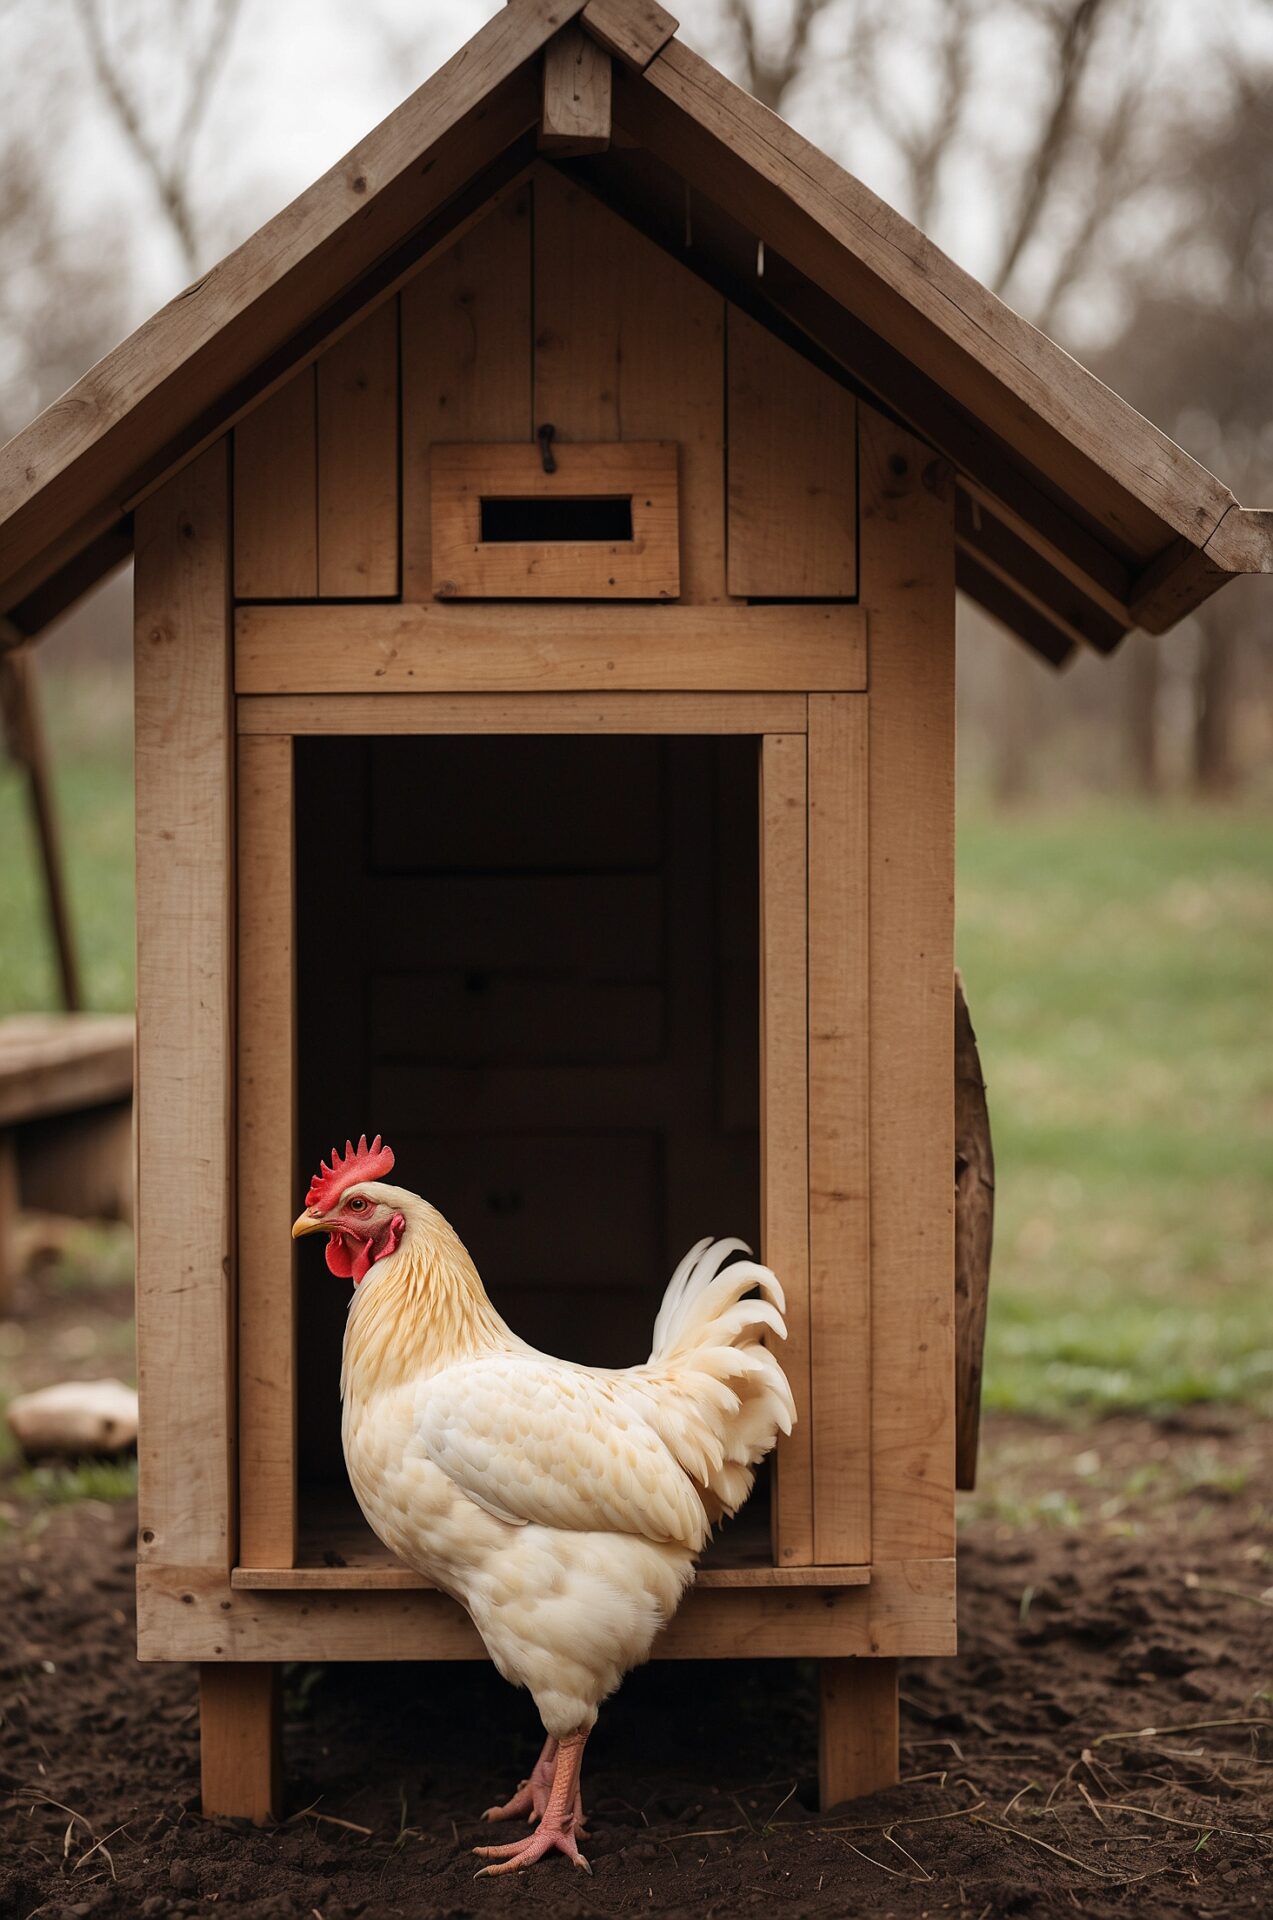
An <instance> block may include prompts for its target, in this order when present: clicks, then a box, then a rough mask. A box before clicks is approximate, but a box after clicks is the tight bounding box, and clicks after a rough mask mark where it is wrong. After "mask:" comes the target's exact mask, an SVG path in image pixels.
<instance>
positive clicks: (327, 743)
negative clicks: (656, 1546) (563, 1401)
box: [295, 735, 769, 1559]
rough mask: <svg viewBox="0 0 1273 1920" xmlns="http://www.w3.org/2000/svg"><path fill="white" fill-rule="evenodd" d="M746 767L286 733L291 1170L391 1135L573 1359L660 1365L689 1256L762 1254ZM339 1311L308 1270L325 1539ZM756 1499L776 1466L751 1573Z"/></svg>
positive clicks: (339, 1298) (316, 1523)
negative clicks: (363, 1133) (290, 765)
mask: <svg viewBox="0 0 1273 1920" xmlns="http://www.w3.org/2000/svg"><path fill="white" fill-rule="evenodd" d="M759 765H760V742H759V741H758V740H757V739H756V738H754V737H716V738H696V737H677V738H662V737H656V736H641V737H624V736H619V737H614V736H595V735H576V736H570V737H564V738H563V737H538V736H512V737H472V736H449V737H448V736H442V737H418V736H417V737H399V738H393V737H389V738H377V739H374V740H369V739H360V738H340V739H310V740H298V741H297V742H296V743H295V817H296V868H295V870H296V876H297V877H296V909H297V912H296V953H297V968H296V982H297V989H296V991H297V1004H296V1013H297V1035H298V1045H297V1060H298V1075H299V1085H298V1109H297V1111H298V1127H297V1146H298V1152H299V1156H300V1171H301V1173H302V1175H303V1174H304V1173H305V1172H306V1171H307V1170H308V1169H309V1168H310V1167H311V1166H316V1165H317V1164H318V1161H319V1157H320V1155H321V1154H322V1153H323V1152H324V1151H325V1150H326V1149H328V1148H329V1147H330V1146H331V1144H332V1142H333V1141H336V1140H339V1141H341V1142H343V1141H344V1139H345V1137H346V1135H347V1134H348V1133H350V1132H352V1133H353V1134H354V1136H355V1137H356V1136H357V1134H358V1132H359V1131H360V1130H362V1129H364V1128H365V1129H366V1130H367V1132H368V1133H372V1132H376V1131H379V1132H382V1133H383V1134H384V1136H385V1138H386V1139H387V1140H388V1141H389V1142H390V1143H391V1145H392V1146H393V1148H394V1151H395V1153H396V1155H397V1168H396V1171H395V1175H394V1177H395V1178H396V1179H400V1180H401V1182H402V1183H403V1184H404V1185H406V1186H409V1187H412V1188H414V1189H416V1190H418V1191H420V1192H421V1193H423V1194H424V1195H425V1196H426V1197H427V1198H428V1199H430V1200H431V1201H433V1202H434V1203H435V1204H436V1205H437V1206H438V1207H439V1208H440V1209H441V1210H442V1212H443V1213H444V1214H446V1216H447V1217H448V1218H449V1219H450V1220H451V1221H452V1222H453V1224H454V1225H455V1227H456V1228H457V1230H458V1231H459V1233H460V1234H461V1237H462V1238H463V1239H464V1241H465V1243H466V1244H467V1246H468V1247H469V1249H470V1251H471V1253H472V1254H473V1257H474V1259H475V1261H476V1263H477V1265H478V1268H479V1271H480V1272H481V1273H482V1276H483V1278H484V1281H485V1283H486V1285H487V1288H488V1290H489V1291H490V1293H491V1296H492V1298H493V1299H494V1301H495V1303H496V1305H497V1306H498V1308H499V1309H500V1311H501V1312H502V1313H503V1314H504V1315H505V1317H506V1318H507V1320H508V1321H509V1323H510V1324H511V1325H512V1326H513V1327H514V1329H515V1330H516V1331H517V1332H519V1333H520V1334H522V1335H523V1337H525V1338H526V1339H528V1340H529V1341H531V1342H532V1343H533V1344H534V1345H536V1346H540V1347H542V1348H544V1349H545V1350H546V1351H548V1352H550V1353H554V1354H558V1355H561V1356H562V1357H564V1358H569V1359H576V1360H581V1361H586V1362H592V1363H596V1364H605V1365H615V1366H623V1365H629V1364H632V1363H634V1362H637V1361H640V1360H643V1359H644V1358H645V1357H646V1355H647V1353H648V1351H649V1344H650V1334H651V1328H652V1324H653V1320H654V1315H655V1312H656V1311H657V1307H658V1303H659V1300H660V1298H661V1295H662V1290H663V1287H664V1286H665V1284H666V1282H667V1279H668V1277H669V1275H670V1273H671V1271H672V1268H673V1267H674V1265H675V1264H676V1262H677V1260H678V1259H679V1258H680V1256H681V1254H682V1253H683V1252H684V1251H685V1250H686V1248H687V1247H689V1246H690V1245H691V1244H692V1243H693V1241H695V1240H696V1239H698V1238H699V1237H701V1236H702V1235H704V1234H714V1235H717V1236H724V1235H737V1236H739V1237H741V1238H742V1239H744V1240H746V1241H747V1242H748V1244H749V1245H751V1246H757V1245H758V1244H759V1237H760V1226H761V1222H760V1059H759V1055H760V1030H761V1017H760V927H759V915H760V850H759V838H760V836H759V817H760V816H759V794H758V786H759ZM307 1251H309V1252H311V1253H312V1252H313V1249H312V1248H311V1249H308V1250H307ZM345 1310H346V1288H345V1286H344V1285H343V1284H342V1283H341V1282H339V1281H337V1280H335V1279H333V1278H330V1277H329V1276H328V1275H327V1274H326V1272H325V1271H324V1270H323V1269H322V1268H321V1266H320V1264H319V1263H318V1261H317V1260H316V1259H311V1260H309V1261H306V1260H305V1258H304V1254H302V1256H301V1261H300V1277H299V1297H298V1323H297V1324H298V1365H297V1408H298V1449H297V1470H298V1500H299V1525H300V1532H301V1536H302V1539H303V1540H304V1539H306V1538H308V1539H310V1540H312V1541H314V1542H315V1544H317V1542H318V1540H319V1539H320V1538H321V1537H322V1536H323V1535H324V1534H327V1535H329V1536H331V1538H333V1539H334V1538H335V1537H336V1535H337V1533H338V1534H339V1537H340V1539H341V1540H342V1541H344V1542H346V1543H348V1542H349V1540H350V1538H351V1533H350V1529H351V1528H352V1527H354V1526H355V1521H354V1517H353V1509H352V1496H351V1495H350V1494H349V1492H348V1489H347V1483H346V1481H345V1476H344V1467H343V1462H342V1458H341V1448H340V1433H339V1408H338V1403H337V1399H336V1382H337V1378H338V1373H339V1364H340V1341H341V1335H342V1331H343V1325H344V1318H345ZM768 1495H769V1486H768V1474H767V1472H766V1473H764V1474H762V1476H761V1479H760V1482H759V1484H758V1487H757V1490H756V1493H755V1494H754V1495H753V1499H752V1501H751V1502H750V1503H749V1509H748V1516H747V1522H746V1534H747V1542H748V1547H747V1550H748V1552H749V1554H754V1555H756V1556H757V1557H760V1558H764V1559H768V1558H769V1516H768ZM356 1524H357V1525H360V1524H361V1523H360V1522H359V1523H356ZM739 1524H740V1528H741V1527H742V1525H743V1523H741V1522H740V1523H739ZM742 1545H743V1543H742V1542H740V1541H735V1542H733V1543H732V1548H733V1550H734V1551H738V1550H739V1549H740V1548H741V1547H742Z"/></svg>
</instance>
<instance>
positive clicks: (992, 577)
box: [955, 541, 1078, 667]
mask: <svg viewBox="0 0 1273 1920" xmlns="http://www.w3.org/2000/svg"><path fill="white" fill-rule="evenodd" d="M955 585H956V586H957V587H958V588H959V590H960V592H961V593H966V594H967V595H968V598H969V599H970V600H975V601H976V603H977V605H978V606H979V607H981V608H982V609H983V610H984V611H985V612H986V613H988V614H989V615H990V617H991V619H992V620H997V621H998V622H999V624H1000V626H1003V627H1007V629H1008V631H1009V633H1012V634H1014V635H1015V636H1016V638H1017V639H1018V640H1022V641H1024V642H1025V644H1026V646H1028V647H1030V648H1031V649H1032V650H1033V651H1034V652H1035V653H1037V654H1040V655H1042V657H1043V659H1045V660H1046V661H1047V662H1048V664H1049V665H1050V666H1053V667H1063V666H1064V665H1065V663H1066V661H1067V660H1069V659H1070V658H1071V656H1072V655H1073V654H1075V653H1077V652H1078V642H1077V640H1075V639H1074V638H1073V637H1072V636H1071V635H1070V634H1067V633H1064V632H1062V630H1061V628H1060V627H1058V626H1056V625H1055V624H1054V622H1053V621H1052V620H1051V619H1050V618H1049V617H1048V615H1047V614H1046V613H1045V612H1043V611H1042V610H1041V609H1040V608H1039V607H1036V606H1033V605H1032V604H1031V603H1030V602H1029V601H1027V600H1025V599H1023V598H1022V596H1021V595H1020V594H1019V593H1017V591H1016V590H1015V588H1014V587H1013V586H1012V585H1011V583H1010V582H1008V581H1005V580H1003V579H1001V578H1000V576H999V575H998V574H996V573H992V572H991V571H990V569H989V568H988V567H987V566H985V565H984V564H983V563H982V561H981V560H980V559H979V558H978V556H977V555H976V554H975V553H972V552H971V551H970V550H969V549H968V548H967V547H965V546H963V545H962V544H961V543H959V542H958V541H956V544H955Z"/></svg>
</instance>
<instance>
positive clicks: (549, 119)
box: [538, 24, 610, 156]
mask: <svg viewBox="0 0 1273 1920" xmlns="http://www.w3.org/2000/svg"><path fill="white" fill-rule="evenodd" d="M541 102H542V104H541V106H540V114H539V134H538V146H539V150H540V152H541V153H551V154H556V155H559V156H560V155H565V156H569V155H571V154H579V153H604V152H605V149H606V148H607V147H608V146H609V145H610V55H609V54H608V53H607V52H606V50H605V48H604V47H603V46H601V45H600V44H599V43H598V42H597V41H596V40H594V39H593V38H592V36H591V35H590V34H587V33H584V31H583V30H582V28H581V27H578V26H575V25H573V24H572V25H571V26H568V27H563V28H562V30H561V32H560V33H559V34H558V35H557V36H556V38H555V39H553V40H550V41H549V42H548V45H547V46H546V47H545V48H544V73H543V92H542V95H541Z"/></svg>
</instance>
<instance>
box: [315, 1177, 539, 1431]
mask: <svg viewBox="0 0 1273 1920" xmlns="http://www.w3.org/2000/svg"><path fill="white" fill-rule="evenodd" d="M364 1191H366V1192H367V1193H369V1194H374V1193H379V1192H380V1191H381V1188H380V1187H379V1185H378V1186H377V1187H374V1188H373V1187H370V1186H368V1187H367V1188H365V1189H364ZM383 1194H384V1197H385V1198H386V1199H391V1201H392V1204H393V1205H394V1206H396V1208H397V1209H398V1211H399V1212H400V1213H401V1214H402V1215H403V1218H404V1220H405V1222H406V1225H405V1227H404V1230H403V1234H402V1238H401V1240H400V1241H399V1244H398V1248H397V1251H396V1252H395V1253H393V1254H391V1255H390V1256H389V1257H388V1259H386V1260H381V1261H378V1262H377V1263H376V1265H375V1266H374V1267H373V1268H372V1269H371V1271H370V1273H369V1274H368V1276H367V1278H366V1280H364V1281H363V1283H362V1285H361V1286H360V1287H359V1288H358V1290H357V1292H356V1293H355V1295H354V1298H353V1300H352V1301H351V1302H350V1306H349V1319H348V1321H347V1323H346V1326H345V1346H344V1355H343V1363H342V1366H341V1376H340V1391H341V1395H342V1397H343V1396H344V1394H345V1393H346V1392H347V1391H348V1390H350V1389H352V1390H353V1392H354V1393H355V1394H356V1395H357V1396H358V1398H360V1399H362V1398H365V1397H366V1395H367V1394H369V1393H373V1392H375V1391H376V1390H377V1389H384V1388H392V1387H398V1386H402V1385H403V1384H405V1383H406V1382H407V1381H409V1380H416V1379H420V1378H427V1377H428V1376H429V1375H430V1374H433V1373H437V1372H440V1371H441V1369H442V1368H443V1367H449V1366H453V1365H454V1364H455V1363H456V1362H457V1361H459V1360H469V1359H473V1358H474V1357H476V1356H477V1355H478V1354H482V1353H493V1352H497V1351H500V1350H507V1349H509V1348H510V1347H520V1346H521V1345H522V1342H521V1341H520V1340H518V1338H517V1336H516V1334H514V1333H513V1332H512V1330H511V1328H509V1327H508V1326H507V1325H506V1324H505V1322H504V1321H503V1320H502V1319H501V1318H500V1316H499V1314H498V1313H496V1311H495V1309H494V1307H493V1306H492V1305H491V1303H490V1301H489V1299H488V1298H487V1295H486V1289H485V1287H484V1286H483V1285H482V1281H481V1276H480V1275H479V1273H478V1271H477V1268H476V1267H475V1266H474V1265H473V1261H472V1259H471V1258H470V1256H469V1252H468V1249H467V1247H465V1245H464V1243H463V1241H462V1240H461V1239H460V1237H459V1235H458V1234H457V1233H456V1231H455V1229H454V1228H453V1227H452V1226H451V1225H450V1223H449V1221H447V1220H445V1219H443V1217H442V1215H441V1214H440V1213H439V1212H438V1211H437V1209H436V1208H434V1207H431V1206H430V1205H429V1203H428V1202H427V1201H426V1200H421V1199H420V1197H419V1196H418V1195H417V1194H414V1193H407V1192H406V1191H405V1190H404V1189H402V1188H391V1187H387V1186H386V1187H384V1188H383Z"/></svg>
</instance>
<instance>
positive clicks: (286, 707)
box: [237, 693, 809, 735]
mask: <svg viewBox="0 0 1273 1920" xmlns="http://www.w3.org/2000/svg"><path fill="white" fill-rule="evenodd" d="M237 704H238V714H239V732H240V733H291V734H349V733H360V734H372V735H375V734H390V733H392V734H411V733H415V734H429V733H704V734H707V733H727V734H728V733H739V734H761V733H803V732H804V731H805V727H806V725H807V722H808V707H809V702H808V700H807V699H806V698H805V696H804V694H802V693H513V694H507V693H400V694H398V695H397V696H396V697H395V698H394V699H393V700H384V699H382V698H381V696H380V695H379V694H378V693H281V694H269V693H258V694H248V695H245V696H243V697H242V698H240V699H239V701H238V703H237Z"/></svg>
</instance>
